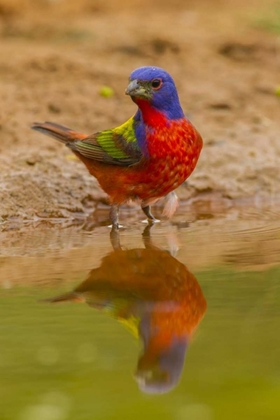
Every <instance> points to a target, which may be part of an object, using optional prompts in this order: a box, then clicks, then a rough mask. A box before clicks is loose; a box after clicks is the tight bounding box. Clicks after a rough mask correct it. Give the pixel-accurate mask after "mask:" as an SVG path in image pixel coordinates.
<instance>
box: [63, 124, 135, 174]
mask: <svg viewBox="0 0 280 420" xmlns="http://www.w3.org/2000/svg"><path fill="white" fill-rule="evenodd" d="M68 147H70V148H71V149H73V150H75V151H77V152H79V153H80V154H81V155H83V156H84V157H86V158H88V159H93V160H97V161H99V162H104V163H110V164H114V165H120V166H129V165H133V164H135V163H137V162H139V161H140V160H141V158H142V157H143V155H142V153H141V149H140V148H139V146H138V143H137V139H136V136H135V130H134V118H133V117H132V118H130V119H129V120H128V121H126V122H125V123H124V124H122V125H120V126H119V127H115V128H112V129H111V130H105V131H101V132H99V133H96V134H92V135H91V136H89V137H86V138H85V139H83V140H78V141H75V142H73V143H69V144H68Z"/></svg>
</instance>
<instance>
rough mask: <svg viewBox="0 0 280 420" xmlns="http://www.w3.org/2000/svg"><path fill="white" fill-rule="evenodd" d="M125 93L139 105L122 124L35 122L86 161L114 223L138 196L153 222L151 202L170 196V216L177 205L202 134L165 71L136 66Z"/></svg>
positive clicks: (116, 224)
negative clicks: (92, 126)
mask: <svg viewBox="0 0 280 420" xmlns="http://www.w3.org/2000/svg"><path fill="white" fill-rule="evenodd" d="M125 93H126V94H127V95H129V96H130V97H131V98H132V100H133V101H134V102H135V103H136V105H137V106H138V109H137V111H136V113H135V115H134V116H133V117H131V118H130V119H129V120H127V121H126V122H125V123H124V124H122V125H120V126H118V127H115V128H112V129H109V130H104V131H101V132H98V133H95V134H92V135H89V136H88V135H86V134H82V133H78V132H76V131H73V130H71V129H69V128H67V127H64V126H62V125H59V124H56V123H51V122H45V123H34V125H33V126H32V128H33V129H34V130H37V131H40V132H42V133H44V134H47V135H49V136H51V137H54V138H55V139H57V140H59V141H61V142H62V143H64V144H65V145H66V146H67V147H69V148H70V149H71V150H72V151H73V152H74V153H75V155H77V156H78V158H80V159H81V161H82V162H83V163H84V164H85V165H86V167H87V169H88V170H89V172H90V173H91V174H92V175H93V176H94V177H95V178H96V179H97V180H98V182H99V184H100V186H101V188H103V190H104V191H105V192H106V193H107V194H108V196H109V199H110V203H111V209H110V219H111V221H112V224H113V226H114V227H118V226H119V225H118V212H119V206H120V205H121V204H122V203H125V202H127V201H129V200H134V201H135V200H139V201H140V203H141V207H142V210H143V211H144V213H145V215H146V216H147V218H148V220H149V221H151V222H154V221H155V218H154V216H153V214H152V213H151V209H150V205H151V204H153V203H155V202H156V201H157V200H158V199H159V198H160V197H164V196H167V204H166V206H165V214H166V215H167V216H169V217H171V216H172V214H173V213H174V211H175V210H176V208H177V205H178V199H177V196H176V194H175V193H174V192H173V190H175V189H176V188H177V187H178V186H179V185H180V184H182V183H183V182H184V181H185V180H186V179H187V178H188V177H189V175H190V174H191V173H192V171H193V170H194V168H195V166H196V163H197V160H198V158H199V154H200V151H201V148H202V138H201V136H200V134H199V133H198V132H197V130H196V129H195V128H194V127H193V125H192V124H191V123H190V121H188V119H187V118H186V117H185V116H184V113H183V110H182V108H181V105H180V102H179V97H178V93H177V89H176V86H175V83H174V81H173V79H172V77H171V76H170V75H169V74H168V73H167V72H166V71H165V70H163V69H161V68H158V67H150V66H147V67H140V68H138V69H136V70H134V71H133V72H132V73H131V75H130V79H129V84H128V86H127V88H126V91H125Z"/></svg>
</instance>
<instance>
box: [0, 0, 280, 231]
mask: <svg viewBox="0 0 280 420" xmlns="http://www.w3.org/2000/svg"><path fill="white" fill-rule="evenodd" d="M34 3H36V7H35V6H34ZM151 3H153V5H151ZM171 3H172V4H171ZM273 7H274V6H273V2H269V1H267V0H258V1H249V2H246V6H244V2H240V3H238V2H236V1H229V0H228V1H213V0H211V1H206V0H205V1H191V2H189V1H184V0H175V1H173V2H168V1H162V2H159V1H154V2H150V1H149V2H148V1H145V0H143V1H132V0H131V1H129V2H128V1H127V2H126V1H118V2H114V1H112V0H111V1H107V2H103V1H91V0H88V1H86V0H81V1H79V2H77V1H74V0H68V1H63V0H60V1H59V0H56V1H46V0H45V1H44V0H42V1H41V2H32V1H27V0H26V1H24V0H23V1H19V0H18V1H16V0H9V1H8V0H0V98H1V115H0V130H1V141H0V168H1V170H0V198H1V200H0V222H1V221H2V222H11V221H17V222H20V221H22V220H25V221H26V220H27V221H28V220H40V219H41V218H43V219H46V218H47V219H49V218H61V217H62V218H69V217H76V216H82V215H84V214H88V213H90V212H92V210H94V209H95V208H96V207H97V206H99V207H100V206H101V207H102V206H104V203H106V195H105V194H104V193H103V192H102V191H101V190H100V189H99V187H98V185H97V183H96V182H95V180H94V178H92V177H90V176H89V175H88V173H87V171H86V169H85V168H84V167H83V165H82V164H81V163H80V162H78V161H77V160H74V159H73V157H72V155H71V154H70V153H69V151H68V150H67V149H66V148H63V146H62V145H61V144H59V143H56V142H55V141H53V140H51V139H49V138H47V137H43V136H41V135H40V134H39V133H36V132H33V131H31V130H30V128H29V127H30V125H31V124H32V122H33V121H45V120H50V121H55V122H58V123H62V124H65V125H68V126H70V127H72V128H74V129H77V130H80V131H82V132H85V133H89V134H90V133H93V132H95V131H98V130H100V129H105V128H109V127H112V126H115V125H117V124H120V123H122V122H123V121H125V120H126V119H127V118H128V117H130V116H131V115H132V114H133V113H134V112H135V105H134V104H133V103H132V102H131V101H130V99H129V98H128V97H126V96H125V95H124V89H125V87H126V84H127V80H128V76H129V74H130V72H131V71H132V70H133V69H134V68H136V67H139V66H142V65H157V66H161V67H163V68H165V69H166V70H168V71H169V72H170V73H171V74H172V75H173V77H174V79H175V81H176V84H177V87H178V91H179V94H180V98H181V102H182V105H183V108H184V110H185V111H186V113H187V115H188V116H189V118H190V119H191V120H192V122H193V123H194V124H195V126H196V127H197V128H198V130H199V131H200V132H201V134H202V136H203V138H204V143H205V145H204V149H203V153H202V155H201V158H200V161H199V164H198V166H197V168H196V170H195V172H194V173H193V175H192V176H191V177H190V179H189V181H188V185H187V186H182V187H181V188H180V190H179V195H180V198H181V199H182V201H184V200H187V199H189V198H190V197H191V198H194V197H200V196H201V194H203V195H205V193H207V194H208V196H209V194H210V196H211V195H213V197H220V198H222V199H225V200H235V199H240V198H244V197H254V199H256V198H264V199H269V200H271V199H274V198H275V197H277V196H278V194H280V169H279V161H280V160H279V159H280V141H279V121H280V96H277V94H276V88H277V86H279V85H280V42H279V35H278V36H277V35H276V34H273V33H270V32H269V31H265V30H264V29H261V28H260V27H258V22H259V20H260V19H261V18H263V16H266V15H267V16H270V15H271V11H272V10H273ZM102 86H109V87H111V88H112V89H113V91H114V95H113V96H112V97H110V98H106V97H103V96H102V95H101V94H100V90H101V88H102ZM4 224H5V223H4Z"/></svg>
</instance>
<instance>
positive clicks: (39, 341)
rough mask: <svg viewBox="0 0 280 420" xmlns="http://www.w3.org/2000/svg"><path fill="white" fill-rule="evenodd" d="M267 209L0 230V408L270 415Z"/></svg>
mask: <svg viewBox="0 0 280 420" xmlns="http://www.w3.org/2000/svg"><path fill="white" fill-rule="evenodd" d="M279 214H280V212H279V211H278V210H275V209H273V208H265V209H264V208H250V209H248V208H246V209H230V210H228V211H227V212H225V213H223V214H209V212H204V213H203V212H201V214H200V215H199V217H196V218H195V219H196V220H193V221H192V222H191V223H187V222H186V216H185V215H184V216H183V215H178V216H177V218H175V220H174V221H173V222H172V223H167V222H165V223H161V224H158V225H155V226H153V227H152V229H151V230H150V232H149V231H148V229H147V228H145V225H143V224H141V223H140V222H135V223H132V224H131V226H129V227H127V228H126V229H124V230H122V231H121V232H120V234H119V235H111V236H110V230H109V229H108V228H107V227H106V226H98V225H96V224H94V225H92V224H88V223H87V224H81V225H73V226H68V227H61V225H60V224H57V225H49V224H39V225H38V226H35V227H32V228H31V227H30V226H28V227H26V228H22V229H21V230H20V231H18V230H8V229H3V231H2V233H1V240H2V246H1V251H0V281H1V287H2V288H1V305H0V319H1V321H0V348H1V353H0V369H1V375H0V394H1V400H0V418H1V420H14V419H15V420H17V419H18V420H33V419H34V420H35V419H36V420H37V419H40V420H64V419H75V420H77V419H93V418H94V419H124V418H133V419H143V418H146V419H155V418H160V419H164V420H165V419H168V420H169V419H178V420H181V419H182V420H183V419H192V420H193V419H194V420H196V419H197V420H210V419H213V420H214V419H218V420H219V419H225V418H226V419H230V420H231V419H237V418H238V419H244V420H245V419H246V420H247V419H278V418H280V403H279V397H280V338H279V330H280V318H279V303H280V286H279V276H280V259H279V251H280V223H279V222H278V220H279Z"/></svg>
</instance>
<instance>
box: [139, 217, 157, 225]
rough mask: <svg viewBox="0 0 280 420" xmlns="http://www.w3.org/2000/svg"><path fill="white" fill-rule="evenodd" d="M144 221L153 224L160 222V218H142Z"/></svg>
mask: <svg viewBox="0 0 280 420" xmlns="http://www.w3.org/2000/svg"><path fill="white" fill-rule="evenodd" d="M142 223H147V224H148V225H153V224H155V223H160V220H159V219H156V218H153V219H145V220H142Z"/></svg>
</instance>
